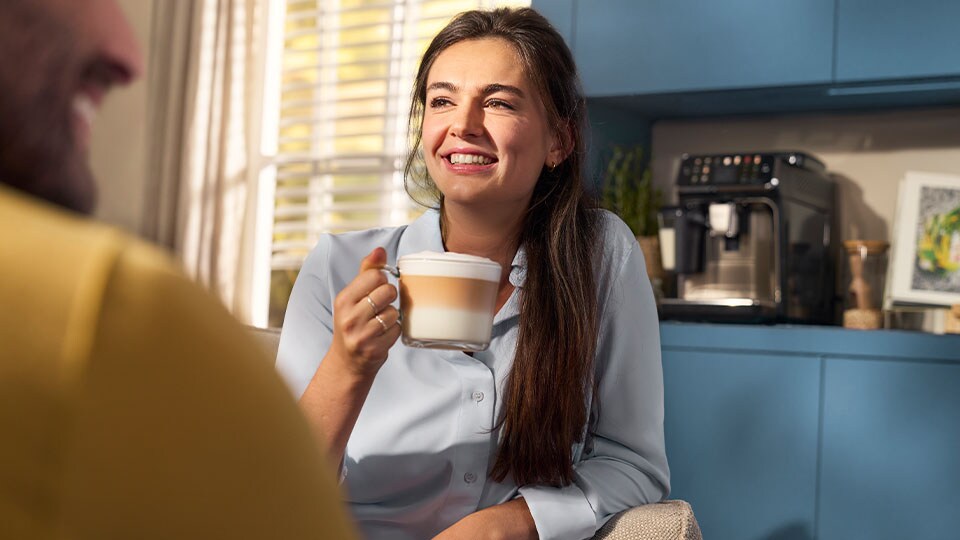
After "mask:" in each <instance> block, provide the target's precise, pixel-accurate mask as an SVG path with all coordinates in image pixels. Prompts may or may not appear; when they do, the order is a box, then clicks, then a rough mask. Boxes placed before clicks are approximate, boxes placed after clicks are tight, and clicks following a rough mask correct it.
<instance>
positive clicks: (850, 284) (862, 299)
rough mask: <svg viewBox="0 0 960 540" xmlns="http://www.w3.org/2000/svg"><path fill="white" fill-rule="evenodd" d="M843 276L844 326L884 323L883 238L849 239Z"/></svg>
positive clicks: (884, 252) (846, 244)
mask: <svg viewBox="0 0 960 540" xmlns="http://www.w3.org/2000/svg"><path fill="white" fill-rule="evenodd" d="M843 247H844V250H845V253H846V256H845V261H846V262H845V265H844V280H843V297H844V302H843V326H844V327H845V328H859V329H862V330H869V329H874V328H882V327H883V313H882V311H881V310H882V309H883V288H884V280H885V279H886V275H887V248H889V247H890V245H889V244H888V243H886V242H883V241H879V240H847V241H846V242H844V243H843Z"/></svg>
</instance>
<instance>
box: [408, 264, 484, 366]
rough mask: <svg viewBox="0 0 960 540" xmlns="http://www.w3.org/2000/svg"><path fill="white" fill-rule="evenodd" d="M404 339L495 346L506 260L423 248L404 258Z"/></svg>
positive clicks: (430, 344) (415, 343) (429, 344)
mask: <svg viewBox="0 0 960 540" xmlns="http://www.w3.org/2000/svg"><path fill="white" fill-rule="evenodd" d="M397 267H398V268H399V271H400V311H401V313H402V317H401V326H402V328H403V343H404V344H405V345H408V346H412V347H425V348H433V349H458V350H466V351H482V350H485V349H486V348H487V347H488V346H489V345H490V333H491V331H492V329H493V316H494V314H495V313H494V310H495V309H496V301H497V289H498V286H499V283H500V265H499V264H497V263H495V262H493V261H491V260H490V259H485V258H483V257H475V256H472V255H462V254H459V253H435V252H422V253H415V254H412V255H405V256H403V257H400V260H399V261H398V263H397Z"/></svg>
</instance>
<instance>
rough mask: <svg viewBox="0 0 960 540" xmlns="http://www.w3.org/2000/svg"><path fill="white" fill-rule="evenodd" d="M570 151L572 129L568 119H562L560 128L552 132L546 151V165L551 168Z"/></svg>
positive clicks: (559, 162)
mask: <svg viewBox="0 0 960 540" xmlns="http://www.w3.org/2000/svg"><path fill="white" fill-rule="evenodd" d="M570 152H573V129H572V127H571V126H570V122H569V121H563V123H562V124H561V126H560V128H559V129H557V130H556V131H555V132H554V133H553V143H552V144H551V146H550V151H548V152H547V160H546V166H547V168H548V169H553V168H555V167H556V166H557V165H559V164H561V163H563V162H564V160H566V159H567V157H568V156H570Z"/></svg>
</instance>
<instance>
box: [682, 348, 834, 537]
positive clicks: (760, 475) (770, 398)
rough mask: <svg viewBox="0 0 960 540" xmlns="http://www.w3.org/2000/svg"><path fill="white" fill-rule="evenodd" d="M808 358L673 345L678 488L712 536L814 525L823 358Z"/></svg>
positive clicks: (778, 531)
mask: <svg viewBox="0 0 960 540" xmlns="http://www.w3.org/2000/svg"><path fill="white" fill-rule="evenodd" d="M803 360H804V359H801V360H800V361H798V359H797V358H795V357H792V356H785V355H777V354H764V353H759V354H740V353H735V352H724V353H713V352H702V351H671V352H669V353H668V354H667V358H665V361H664V381H665V387H664V392H665V395H666V396H667V402H666V410H665V416H666V417H665V436H666V445H667V453H668V456H669V459H670V470H671V484H672V494H671V496H672V497H676V498H681V499H684V500H686V501H687V502H689V503H690V504H691V505H692V506H693V508H694V512H695V514H696V516H697V521H699V523H700V527H701V529H702V530H703V535H704V538H768V537H771V536H772V535H775V534H781V533H783V532H784V530H785V529H790V530H799V531H803V533H804V535H805V536H809V535H810V534H812V532H813V528H814V514H815V510H816V507H815V504H814V502H815V491H816V476H817V475H816V473H817V445H816V440H817V429H818V418H819V416H818V414H819V410H818V409H819V403H818V399H817V393H818V389H819V384H820V382H819V377H820V367H819V365H818V363H817V362H808V361H803Z"/></svg>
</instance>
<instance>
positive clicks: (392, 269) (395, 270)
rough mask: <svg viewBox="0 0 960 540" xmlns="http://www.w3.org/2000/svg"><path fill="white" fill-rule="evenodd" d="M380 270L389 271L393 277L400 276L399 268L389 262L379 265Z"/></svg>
mask: <svg viewBox="0 0 960 540" xmlns="http://www.w3.org/2000/svg"><path fill="white" fill-rule="evenodd" d="M380 270H383V271H384V272H387V273H389V274H390V275H392V276H393V277H395V278H400V269H399V268H397V267H396V266H390V265H389V264H384V265H382V266H380Z"/></svg>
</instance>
